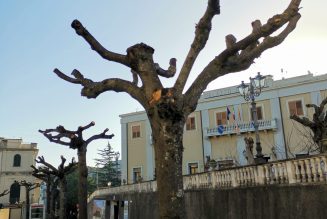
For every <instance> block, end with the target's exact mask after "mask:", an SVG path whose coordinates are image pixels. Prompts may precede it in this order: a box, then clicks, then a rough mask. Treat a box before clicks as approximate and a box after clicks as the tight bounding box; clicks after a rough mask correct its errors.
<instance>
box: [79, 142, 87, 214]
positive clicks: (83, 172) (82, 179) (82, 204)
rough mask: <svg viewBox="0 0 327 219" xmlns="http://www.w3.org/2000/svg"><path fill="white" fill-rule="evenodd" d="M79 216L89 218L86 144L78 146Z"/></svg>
mask: <svg viewBox="0 0 327 219" xmlns="http://www.w3.org/2000/svg"><path fill="white" fill-rule="evenodd" d="M77 155H78V180H79V186H78V218H79V219H87V166H86V145H83V146H81V147H80V148H78V152H77Z"/></svg>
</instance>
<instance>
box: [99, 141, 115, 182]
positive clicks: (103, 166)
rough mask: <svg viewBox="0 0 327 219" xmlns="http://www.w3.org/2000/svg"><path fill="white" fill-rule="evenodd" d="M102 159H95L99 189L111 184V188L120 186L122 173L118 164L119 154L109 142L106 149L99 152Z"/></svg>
mask: <svg viewBox="0 0 327 219" xmlns="http://www.w3.org/2000/svg"><path fill="white" fill-rule="evenodd" d="M98 155H99V156H100V158H96V159H94V160H95V162H96V166H97V167H98V168H97V170H96V174H97V176H96V179H97V183H98V186H99V187H104V186H107V185H108V182H111V186H119V185H120V177H119V176H120V171H119V164H118V157H119V152H115V151H114V150H113V148H112V147H111V145H110V143H109V142H108V144H107V146H106V147H105V148H104V149H100V150H98Z"/></svg>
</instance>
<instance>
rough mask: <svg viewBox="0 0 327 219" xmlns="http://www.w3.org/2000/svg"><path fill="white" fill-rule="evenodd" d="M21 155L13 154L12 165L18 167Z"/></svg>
mask: <svg viewBox="0 0 327 219" xmlns="http://www.w3.org/2000/svg"><path fill="white" fill-rule="evenodd" d="M20 161H21V156H20V155H19V154H16V155H15V156H14V167H20Z"/></svg>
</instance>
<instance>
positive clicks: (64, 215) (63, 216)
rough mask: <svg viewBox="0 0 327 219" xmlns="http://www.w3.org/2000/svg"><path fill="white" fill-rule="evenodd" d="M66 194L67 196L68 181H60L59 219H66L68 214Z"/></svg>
mask: <svg viewBox="0 0 327 219" xmlns="http://www.w3.org/2000/svg"><path fill="white" fill-rule="evenodd" d="M66 194H67V181H66V179H65V178H63V179H60V193H59V195H60V201H59V203H60V207H59V218H60V219H66V218H67V212H66V203H67V201H66Z"/></svg>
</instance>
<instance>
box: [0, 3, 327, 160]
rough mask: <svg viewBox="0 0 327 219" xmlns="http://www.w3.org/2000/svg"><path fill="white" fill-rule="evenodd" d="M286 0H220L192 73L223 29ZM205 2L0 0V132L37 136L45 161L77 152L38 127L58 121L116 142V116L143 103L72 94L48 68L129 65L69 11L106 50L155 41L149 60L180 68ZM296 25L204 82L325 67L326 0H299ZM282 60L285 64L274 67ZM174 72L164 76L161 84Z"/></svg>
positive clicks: (218, 84)
mask: <svg viewBox="0 0 327 219" xmlns="http://www.w3.org/2000/svg"><path fill="white" fill-rule="evenodd" d="M288 3H289V0H281V1H276V0H265V1H264V4H263V1H260V0H247V1H238V0H228V1H227V0H225V1H224V0H221V15H219V16H216V17H215V18H214V20H213V27H212V32H211V36H210V39H209V41H208V43H207V46H206V48H205V49H204V50H203V51H202V53H201V55H200V56H199V59H198V60H197V62H196V64H195V66H194V68H193V71H192V74H191V78H190V80H189V83H190V82H191V81H192V78H194V77H195V76H196V74H197V73H198V72H199V71H200V70H201V69H202V68H203V67H204V66H205V65H206V64H207V63H208V62H209V61H210V60H211V59H212V58H213V57H214V56H216V55H218V54H219V52H220V51H222V50H223V49H224V48H225V43H224V37H225V36H226V35H227V34H231V33H232V34H234V35H235V36H236V38H238V39H241V38H243V37H244V36H246V35H247V34H248V33H249V32H250V31H251V25H250V24H251V22H252V21H254V20H256V19H260V20H261V21H262V23H264V22H265V21H266V20H267V19H268V18H269V17H271V16H272V15H274V14H276V13H278V12H282V11H283V10H284V9H285V8H286V6H287V5H288ZM205 7H206V1H200V0H193V1H190V0H179V1H174V0H165V1H150V0H138V1H124V2H123V1H113V0H107V1H104V0H103V1H86V0H83V1H78V2H76V1H63V0H60V1H40V0H35V1H13V0H12V1H9V0H7V1H5V0H0V27H1V30H0V83H1V85H0V99H1V104H0V106H1V107H0V136H2V137H6V138H22V139H23V141H24V142H36V143H38V147H39V149H40V151H39V155H44V156H45V159H46V160H48V161H49V162H51V163H53V164H56V163H59V161H60V155H65V156H66V157H67V158H70V157H71V156H75V157H76V151H73V150H71V149H69V148H67V147H64V146H61V145H56V144H53V143H50V142H48V140H47V139H45V138H44V137H43V135H41V134H40V133H38V131H37V130H38V129H46V128H55V127H56V126H57V125H59V124H61V125H64V126H65V127H66V128H67V129H76V128H77V127H78V126H79V125H86V124H88V123H89V122H90V121H95V123H96V125H95V126H94V127H92V128H91V129H89V130H88V131H87V132H86V134H85V136H86V137H88V136H91V135H93V134H97V133H99V132H102V131H103V130H104V129H105V128H109V130H110V131H109V132H110V133H114V134H115V135H116V136H115V137H114V139H112V140H111V141H110V143H111V145H112V146H113V147H114V148H115V150H120V138H121V136H120V120H119V115H120V114H124V113H129V112H135V111H140V110H142V107H141V106H140V105H139V104H138V103H137V102H136V101H135V100H133V99H132V98H131V97H129V96H128V95H126V94H123V93H119V94H117V93H115V92H107V93H105V94H102V95H100V96H99V97H98V98H97V99H90V100H89V99H86V98H85V97H81V96H80V88H81V87H80V86H79V85H73V84H69V83H67V82H65V81H63V80H61V79H59V78H57V77H56V76H55V74H54V73H52V71H53V69H54V68H59V69H60V70H62V71H64V72H66V73H68V74H69V73H70V72H71V71H72V70H73V69H74V68H76V69H79V70H80V71H81V72H82V73H83V74H84V75H85V76H87V77H89V78H92V79H93V80H102V79H105V78H109V77H122V78H125V79H131V74H130V71H129V69H127V68H126V67H123V66H119V65H118V64H116V63H110V62H107V61H105V60H103V59H102V58H101V57H100V56H98V55H97V54H96V53H95V52H94V51H92V50H91V49H90V47H89V45H88V44H87V43H86V42H85V41H84V40H83V39H81V38H80V37H79V36H77V35H76V34H75V32H74V30H73V29H72V28H71V27H70V24H71V22H72V21H73V20H74V19H79V20H80V21H81V22H82V23H83V25H84V26H86V27H87V29H88V30H89V31H90V32H91V33H92V34H93V35H94V36H95V37H96V38H97V39H98V40H99V41H100V42H101V43H102V44H103V45H104V46H105V47H107V48H108V49H110V50H112V51H114V52H118V53H123V54H125V51H126V49H127V48H128V47H130V46H132V45H134V44H136V43H140V42H144V43H146V44H148V45H150V46H152V47H153V48H154V49H155V54H154V59H155V61H156V62H158V63H160V65H161V66H163V67H167V65H168V62H169V59H170V58H172V57H175V58H177V66H178V69H179V67H180V66H181V64H182V62H183V59H184V58H185V55H186V53H187V51H188V49H189V46H190V43H191V42H192V40H193V36H194V26H195V24H196V23H197V22H198V20H199V18H200V17H201V16H202V14H203V12H204V10H205ZM302 7H303V8H302V9H301V14H302V18H301V20H300V21H299V23H298V27H297V29H296V30H295V31H294V32H293V33H291V35H290V36H289V37H288V38H287V39H286V41H285V42H283V44H282V45H280V46H278V47H276V48H273V49H271V50H269V51H266V52H265V53H264V54H263V55H262V56H261V57H260V58H259V59H257V60H256V61H255V64H253V65H252V66H251V67H250V68H249V69H248V70H247V71H244V72H240V73H234V74H230V75H228V76H224V77H222V78H219V79H217V80H216V81H214V82H212V83H211V84H210V85H209V87H208V89H209V90H211V89H216V88H222V87H226V86H230V85H237V84H239V83H240V82H241V80H245V81H247V80H248V78H249V77H250V76H254V75H255V74H256V72H258V71H260V72H261V73H262V74H271V75H273V76H274V79H280V78H281V77H293V76H296V75H303V74H307V71H308V70H309V71H311V72H312V73H314V74H324V73H327V71H326V64H325V62H326V55H325V52H326V49H327V15H326V13H325V9H326V8H327V1H326V0H311V1H303V3H302ZM281 68H283V69H284V72H283V73H282V72H281ZM175 78H176V77H174V78H173V79H164V80H163V81H165V82H164V84H165V85H167V86H169V85H171V84H173V82H174V80H175ZM105 145H106V141H98V142H95V143H93V144H91V145H90V146H89V148H88V157H87V159H88V163H89V164H90V165H93V159H94V158H95V157H96V153H97V149H98V148H104V147H105Z"/></svg>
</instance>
